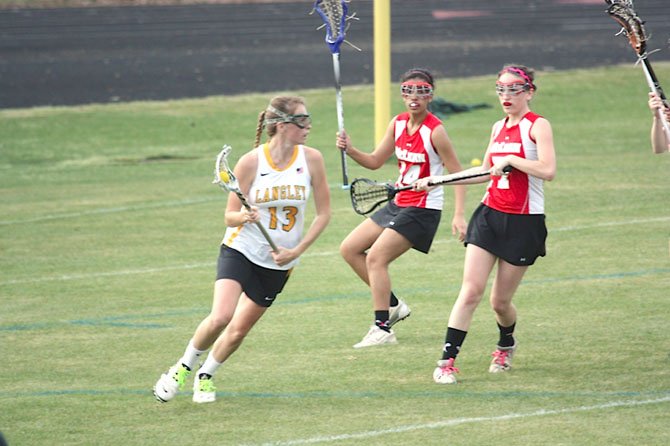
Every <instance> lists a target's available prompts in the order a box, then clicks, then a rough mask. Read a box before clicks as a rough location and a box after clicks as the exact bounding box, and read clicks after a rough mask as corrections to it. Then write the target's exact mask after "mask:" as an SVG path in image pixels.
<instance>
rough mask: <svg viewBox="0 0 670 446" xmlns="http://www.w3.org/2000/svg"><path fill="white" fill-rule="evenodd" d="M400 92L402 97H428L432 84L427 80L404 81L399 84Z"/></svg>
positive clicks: (431, 90) (430, 94) (431, 91)
mask: <svg viewBox="0 0 670 446" xmlns="http://www.w3.org/2000/svg"><path fill="white" fill-rule="evenodd" d="M400 94H401V95H402V96H403V97H404V98H406V97H409V96H417V97H419V98H428V97H430V96H432V95H433V86H432V85H430V84H429V83H427V82H404V83H402V84H401V85H400Z"/></svg>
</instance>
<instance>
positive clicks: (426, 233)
mask: <svg viewBox="0 0 670 446" xmlns="http://www.w3.org/2000/svg"><path fill="white" fill-rule="evenodd" d="M440 217H442V211H438V210H436V209H424V208H417V207H405V208H401V207H399V206H397V205H396V204H395V203H394V202H393V201H389V202H388V203H387V204H386V206H384V207H383V208H381V209H380V210H378V211H377V212H375V213H374V214H372V216H371V217H370V218H371V219H372V221H374V222H375V223H377V224H378V225H379V226H381V227H382V228H390V229H393V230H394V231H396V232H397V233H398V234H400V235H402V236H403V237H405V238H406V239H407V240H409V241H410V243H411V244H412V247H413V248H414V249H416V250H417V251H421V252H423V253H428V250H430V245H432V244H433V239H434V238H435V233H436V232H437V227H438V226H439V225H440Z"/></svg>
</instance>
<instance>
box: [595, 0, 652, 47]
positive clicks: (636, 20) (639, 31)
mask: <svg viewBox="0 0 670 446" xmlns="http://www.w3.org/2000/svg"><path fill="white" fill-rule="evenodd" d="M605 1H606V2H607V4H608V5H609V6H608V7H607V14H609V15H610V17H612V19H614V21H615V22H617V23H618V24H619V25H621V33H623V34H624V35H625V36H626V37H627V38H628V42H629V43H630V46H632V47H633V50H635V53H636V54H637V55H638V56H640V57H643V56H645V53H646V51H647V32H646V30H645V29H644V22H643V21H642V20H641V19H640V17H638V15H637V13H636V12H635V9H633V2H632V1H631V0H605Z"/></svg>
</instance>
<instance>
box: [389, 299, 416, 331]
mask: <svg viewBox="0 0 670 446" xmlns="http://www.w3.org/2000/svg"><path fill="white" fill-rule="evenodd" d="M410 314H412V310H410V308H409V307H408V306H407V304H406V303H405V302H403V301H402V300H400V299H398V305H396V306H395V307H390V308H389V327H393V326H394V325H395V324H396V323H398V322H400V321H403V320H405V319H407V318H408V317H409V315H410Z"/></svg>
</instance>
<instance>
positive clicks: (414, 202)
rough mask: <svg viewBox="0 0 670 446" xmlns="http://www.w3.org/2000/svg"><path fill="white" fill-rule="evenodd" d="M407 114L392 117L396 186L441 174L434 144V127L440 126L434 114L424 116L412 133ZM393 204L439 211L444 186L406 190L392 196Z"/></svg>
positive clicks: (438, 157) (440, 164)
mask: <svg viewBox="0 0 670 446" xmlns="http://www.w3.org/2000/svg"><path fill="white" fill-rule="evenodd" d="M408 123H409V113H407V112H405V113H401V114H399V115H398V116H396V117H395V155H396V158H397V159H398V172H399V175H398V179H397V180H396V186H406V185H409V184H412V183H413V182H415V181H416V180H418V179H419V178H425V177H428V176H431V175H442V172H443V171H444V166H443V164H442V159H441V158H440V155H439V154H438V153H437V151H436V150H435V148H434V147H433V142H432V139H431V135H432V134H433V130H434V129H435V128H437V127H438V126H441V125H442V122H441V121H440V120H439V119H438V118H437V116H435V115H433V114H432V113H428V114H427V115H426V119H424V120H423V122H422V123H421V126H420V127H419V129H418V130H417V131H415V132H414V133H413V134H411V135H410V134H409V133H408V132H407V124H408ZM395 204H397V205H398V206H400V207H409V206H413V207H419V208H427V209H438V210H442V205H443V204H444V189H443V188H441V187H437V188H435V189H433V190H432V191H430V192H426V191H420V192H417V191H413V190H405V191H400V192H398V194H397V195H396V196H395Z"/></svg>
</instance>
